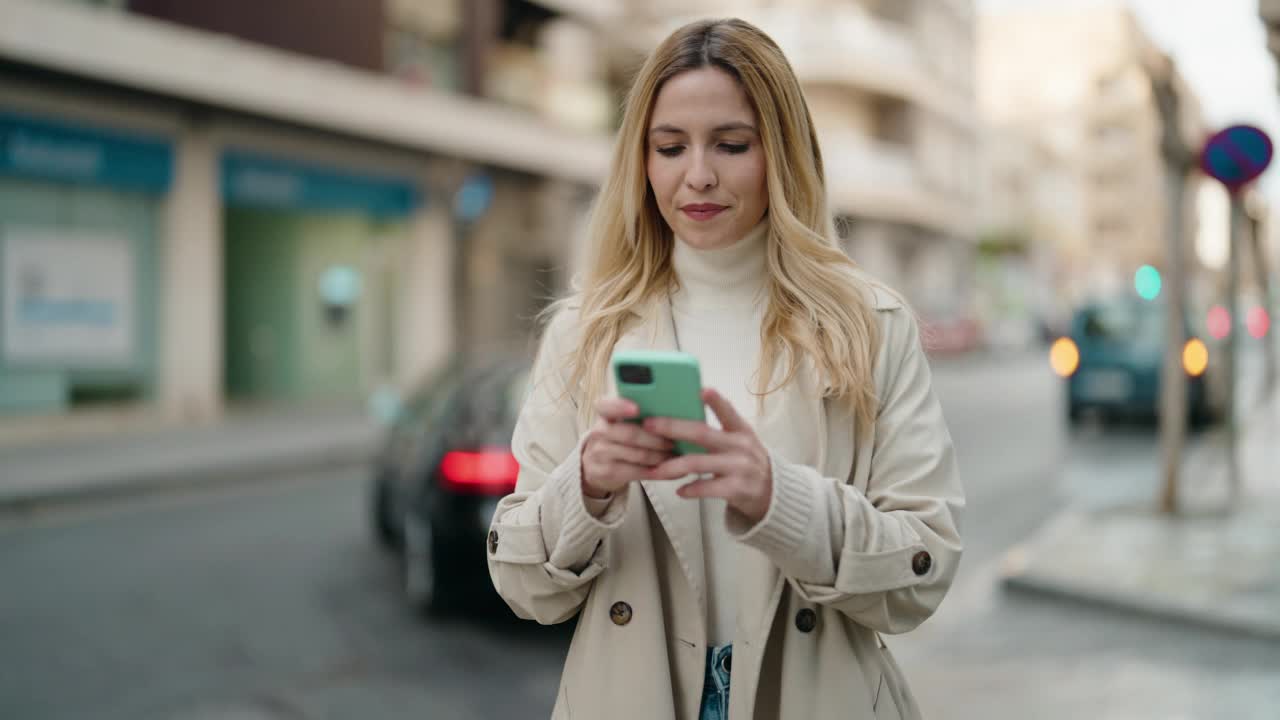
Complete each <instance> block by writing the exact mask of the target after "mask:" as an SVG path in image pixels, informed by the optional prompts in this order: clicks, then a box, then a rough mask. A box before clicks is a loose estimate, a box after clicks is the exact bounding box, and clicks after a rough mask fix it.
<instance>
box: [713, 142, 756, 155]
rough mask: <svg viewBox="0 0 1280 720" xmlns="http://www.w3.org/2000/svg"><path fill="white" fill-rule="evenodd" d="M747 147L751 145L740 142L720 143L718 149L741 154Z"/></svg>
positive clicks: (731, 153) (732, 153)
mask: <svg viewBox="0 0 1280 720" xmlns="http://www.w3.org/2000/svg"><path fill="white" fill-rule="evenodd" d="M749 147H751V146H750V145H748V144H747V143H742V144H740V145H739V144H735V143H720V149H722V150H724V151H725V152H727V153H729V154H730V155H741V154H742V153H744V152H746V151H747V148H749Z"/></svg>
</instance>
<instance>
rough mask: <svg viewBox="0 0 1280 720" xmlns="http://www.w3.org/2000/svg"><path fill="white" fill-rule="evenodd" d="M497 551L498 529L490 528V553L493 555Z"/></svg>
mask: <svg viewBox="0 0 1280 720" xmlns="http://www.w3.org/2000/svg"><path fill="white" fill-rule="evenodd" d="M496 552H498V531H497V530H490V531H489V554H490V555H492V554H494V553H496Z"/></svg>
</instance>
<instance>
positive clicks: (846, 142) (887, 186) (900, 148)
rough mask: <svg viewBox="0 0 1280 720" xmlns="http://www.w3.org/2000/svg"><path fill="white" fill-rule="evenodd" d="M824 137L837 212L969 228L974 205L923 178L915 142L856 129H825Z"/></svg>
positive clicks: (951, 230) (961, 230)
mask: <svg viewBox="0 0 1280 720" xmlns="http://www.w3.org/2000/svg"><path fill="white" fill-rule="evenodd" d="M820 142H821V143H822V149H823V159H824V161H825V165H826V171H827V188H828V195H829V198H830V203H831V209H832V211H833V212H835V213H836V214H839V215H852V216H856V217H870V218H875V219H878V220H885V221H889V222H899V223H908V224H912V225H918V226H921V227H926V228H929V229H931V230H935V231H938V232H941V233H945V234H966V233H967V232H968V231H969V230H970V229H971V227H972V225H973V221H974V218H973V213H972V211H971V209H970V208H969V207H967V206H966V204H965V203H963V202H960V201H959V200H957V199H956V198H951V197H948V196H946V195H944V194H942V193H939V192H936V191H934V190H932V189H930V188H929V187H928V186H927V185H926V184H925V183H924V181H923V179H922V178H921V176H920V172H919V170H918V169H917V168H916V165H915V161H914V159H913V157H912V152H911V148H909V147H907V146H905V145H898V144H895V143H888V142H881V141H876V140H871V139H868V138H866V137H865V136H860V135H858V134H857V133H856V132H853V131H847V132H842V131H831V132H826V133H823V135H822V137H821V138H820Z"/></svg>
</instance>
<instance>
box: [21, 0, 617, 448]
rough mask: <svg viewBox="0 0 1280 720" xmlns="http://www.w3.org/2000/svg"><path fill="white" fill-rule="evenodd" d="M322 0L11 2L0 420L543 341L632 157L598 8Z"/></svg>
mask: <svg viewBox="0 0 1280 720" xmlns="http://www.w3.org/2000/svg"><path fill="white" fill-rule="evenodd" d="M306 5H307V8H300V7H299V3H277V4H268V5H267V6H261V5H259V4H253V3H248V2H239V1H233V2H227V3H219V4H218V8H217V11H216V12H215V11H214V9H213V8H212V6H210V5H209V4H208V3H201V2H150V1H149V0H128V1H126V0H117V1H106V2H83V1H82V2H71V1H70V0H67V1H63V2H37V1H32V0H3V2H2V3H0V10H2V11H3V16H4V17H5V22H4V23H3V26H2V27H0V59H2V60H3V64H0V137H2V138H3V142H0V151H2V153H0V154H3V158H2V159H0V250H2V252H0V299H2V300H3V312H2V314H0V337H3V341H4V342H3V346H2V348H0V432H2V431H3V430H5V429H12V428H21V427H23V426H24V423H33V422H47V421H48V420H49V419H50V418H53V419H55V420H56V419H65V420H66V425H67V426H69V425H72V424H74V423H75V422H76V418H77V417H85V416H88V415H98V416H101V415H102V414H103V413H119V414H124V415H132V414H137V415H142V416H147V417H155V418H163V419H165V420H174V421H199V420H206V419H210V418H216V417H218V416H219V415H220V414H221V413H222V412H223V411H224V409H225V408H226V407H227V405H228V404H240V403H244V404H250V405H253V404H262V403H267V404H276V403H286V404H298V403H303V404H307V403H321V402H330V401H337V402H344V403H346V402H352V401H356V402H359V401H361V399H362V398H365V397H367V396H368V395H369V394H370V393H372V392H374V391H375V390H377V389H379V388H382V387H386V386H388V385H390V386H394V387H399V388H405V387H407V386H409V385H412V384H413V383H415V382H416V381H417V380H418V379H420V378H421V377H422V376H423V375H424V374H425V373H427V372H428V371H429V370H430V369H431V368H432V367H434V366H436V365H438V364H439V363H440V362H441V361H442V360H443V359H444V358H445V357H447V356H449V355H450V354H452V353H454V352H456V351H459V350H461V349H470V348H490V347H493V346H496V345H501V346H504V347H517V348H520V349H523V348H524V346H525V345H526V344H527V338H528V335H529V331H530V330H531V329H532V326H533V316H534V315H535V314H536V312H537V310H539V309H540V308H541V307H542V305H543V304H545V302H546V299H547V298H549V297H551V296H553V295H555V294H557V293H559V292H561V291H562V289H563V286H564V284H565V282H566V276H567V272H566V269H565V263H564V262H563V260H562V258H564V257H565V256H567V255H568V244H569V241H570V238H571V235H572V229H573V227H574V223H575V218H577V217H580V216H581V215H582V214H583V212H584V211H585V208H586V204H587V202H588V200H589V198H590V195H591V192H592V188H593V187H594V186H595V184H596V183H597V182H598V181H599V178H600V177H601V176H602V175H603V173H604V172H605V170H606V166H607V160H608V152H609V131H610V128H611V125H610V123H611V122H612V117H611V113H610V108H611V107H612V106H611V103H610V102H609V101H608V100H607V99H606V98H607V97H608V96H609V90H608V89H607V85H606V84H605V80H604V78H605V77H606V76H605V75H604V74H603V73H602V72H599V71H597V70H594V69H593V70H587V71H584V70H582V68H603V67H607V64H606V63H603V62H601V61H600V60H599V59H598V58H597V57H596V55H597V54H599V53H600V52H601V51H600V50H599V49H598V48H597V46H596V44H595V42H596V41H595V35H594V34H593V32H592V30H591V28H592V25H591V23H592V22H594V20H593V18H592V17H591V16H589V15H582V14H581V13H579V14H574V13H572V12H565V11H563V10H562V9H560V8H558V7H555V6H554V4H545V5H544V4H535V3H528V2H518V1H515V0H512V1H508V2H503V1H502V0H491V1H489V2H456V3H454V2H433V3H418V2H396V1H394V0H386V1H385V2H374V1H365V0H360V1H359V2H338V3H327V4H325V7H324V9H323V10H317V9H316V6H314V4H306ZM304 10H305V12H304ZM570 10H572V9H570ZM317 12H320V13H321V14H322V15H323V14H324V13H328V14H329V15H330V16H329V17H321V18H318V19H320V20H322V21H321V22H314V23H292V24H290V23H287V22H283V21H284V20H287V19H288V18H289V17H299V16H300V15H299V13H303V14H306V15H308V16H313V17H314V16H315V15H316V13H317ZM268 15H269V16H271V17H267V16H268ZM273 18H274V19H273ZM334 28H342V29H343V31H342V32H338V33H335V32H332V30H333V29H334ZM548 98H554V99H555V101H554V102H549V101H548ZM460 318H461V319H460Z"/></svg>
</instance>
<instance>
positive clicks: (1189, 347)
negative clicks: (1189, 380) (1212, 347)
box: [1182, 338, 1209, 377]
mask: <svg viewBox="0 0 1280 720" xmlns="http://www.w3.org/2000/svg"><path fill="white" fill-rule="evenodd" d="M1207 367H1209V348H1208V347H1205V344H1204V342H1203V341H1202V340H1200V338H1191V339H1190V340H1188V341H1187V344H1186V345H1183V346H1182V369H1183V370H1185V371H1186V372H1187V374H1188V375H1190V376H1191V377H1200V376H1201V375H1203V374H1204V371H1205V368H1207Z"/></svg>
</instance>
